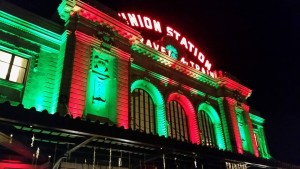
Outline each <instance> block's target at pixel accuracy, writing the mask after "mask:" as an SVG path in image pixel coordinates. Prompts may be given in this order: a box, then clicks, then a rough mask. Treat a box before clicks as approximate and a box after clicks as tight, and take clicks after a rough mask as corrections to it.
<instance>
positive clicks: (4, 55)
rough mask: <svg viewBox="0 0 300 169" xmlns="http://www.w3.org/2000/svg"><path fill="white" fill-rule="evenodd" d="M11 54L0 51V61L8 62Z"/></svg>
mask: <svg viewBox="0 0 300 169" xmlns="http://www.w3.org/2000/svg"><path fill="white" fill-rule="evenodd" d="M11 56H12V55H11V54H9V53H6V52H3V51H0V61H2V62H6V63H10V60H11Z"/></svg>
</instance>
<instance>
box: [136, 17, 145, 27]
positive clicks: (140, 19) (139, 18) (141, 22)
mask: <svg viewBox="0 0 300 169" xmlns="http://www.w3.org/2000/svg"><path fill="white" fill-rule="evenodd" d="M137 17H138V20H139V22H140V25H141V27H142V28H143V27H144V24H143V20H142V18H141V16H140V15H137Z"/></svg>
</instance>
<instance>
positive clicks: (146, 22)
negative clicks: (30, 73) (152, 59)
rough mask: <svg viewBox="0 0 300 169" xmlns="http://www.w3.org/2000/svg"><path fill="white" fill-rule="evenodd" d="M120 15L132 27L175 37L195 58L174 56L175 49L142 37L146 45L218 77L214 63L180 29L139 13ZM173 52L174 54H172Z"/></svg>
mask: <svg viewBox="0 0 300 169" xmlns="http://www.w3.org/2000/svg"><path fill="white" fill-rule="evenodd" d="M119 16H120V17H122V18H123V19H125V20H126V21H127V24H128V25H130V26H132V27H138V28H144V29H149V30H152V31H154V32H156V33H159V34H163V35H166V36H169V37H172V38H174V39H175V40H176V41H177V42H178V44H180V46H182V47H183V48H184V49H185V50H186V51H188V53H190V55H191V56H192V57H193V59H189V58H187V57H185V56H178V57H174V53H172V52H174V51H171V50H169V48H168V47H167V46H163V45H160V44H159V43H156V42H152V41H151V40H150V39H144V38H142V40H141V42H142V43H144V44H145V45H147V46H149V47H151V48H153V49H155V50H157V51H160V52H162V53H165V54H167V55H169V56H171V57H172V58H173V59H177V60H179V61H180V62H182V63H183V64H185V65H188V66H190V67H193V68H194V69H196V70H197V71H201V72H203V73H205V74H208V75H210V76H212V77H216V73H215V72H213V71H211V67H212V64H211V63H210V61H209V60H208V59H207V58H206V57H205V55H204V54H203V53H202V52H201V51H200V50H199V48H198V47H197V46H196V45H194V44H193V43H192V42H191V41H190V40H189V39H187V38H186V37H185V36H183V34H181V33H180V32H179V31H177V30H175V29H173V28H172V27H170V26H165V27H164V26H162V25H163V24H162V23H161V22H160V21H157V20H154V19H151V18H150V17H147V16H142V15H139V14H133V13H119ZM172 54H173V55H172Z"/></svg>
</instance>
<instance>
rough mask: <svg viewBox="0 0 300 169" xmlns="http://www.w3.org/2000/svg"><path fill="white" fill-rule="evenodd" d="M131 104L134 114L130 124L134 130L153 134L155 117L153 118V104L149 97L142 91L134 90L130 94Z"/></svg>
mask: <svg viewBox="0 0 300 169" xmlns="http://www.w3.org/2000/svg"><path fill="white" fill-rule="evenodd" d="M131 98H132V100H133V101H132V104H131V107H134V109H133V108H132V111H133V113H132V114H134V117H132V118H131V119H130V120H131V123H135V125H134V126H135V127H134V129H139V130H141V131H146V132H147V133H150V132H153V133H155V124H154V123H155V120H154V119H155V116H154V111H155V109H154V103H153V101H152V99H151V96H150V95H149V94H148V93H147V92H146V91H144V90H143V89H135V90H134V92H133V93H132V94H131Z"/></svg>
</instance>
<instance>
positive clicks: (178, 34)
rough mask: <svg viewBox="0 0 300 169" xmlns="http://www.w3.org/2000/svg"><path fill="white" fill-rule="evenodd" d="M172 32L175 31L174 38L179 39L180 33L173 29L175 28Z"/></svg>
mask: <svg viewBox="0 0 300 169" xmlns="http://www.w3.org/2000/svg"><path fill="white" fill-rule="evenodd" d="M174 33H175V39H176V40H178V39H179V36H180V33H178V32H177V31H175V30H174Z"/></svg>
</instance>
